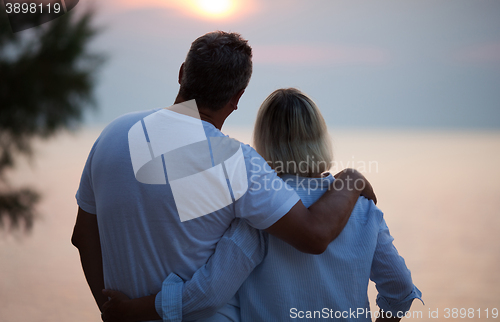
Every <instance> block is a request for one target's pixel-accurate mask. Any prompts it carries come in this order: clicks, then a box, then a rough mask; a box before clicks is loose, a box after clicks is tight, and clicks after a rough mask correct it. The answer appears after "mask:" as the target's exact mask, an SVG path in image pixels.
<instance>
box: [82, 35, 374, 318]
mask: <svg viewBox="0 0 500 322" xmlns="http://www.w3.org/2000/svg"><path fill="white" fill-rule="evenodd" d="M251 57H252V53H251V48H250V47H249V46H248V44H247V41H246V40H243V39H242V38H241V37H240V36H239V35H238V34H235V33H225V32H221V31H217V32H212V33H208V34H206V35H204V36H201V37H200V38H198V39H196V40H195V41H194V42H193V44H192V46H191V48H190V50H189V52H188V55H187V57H186V60H185V62H184V64H183V65H182V66H181V69H180V72H179V84H180V89H179V94H178V96H177V98H176V100H175V102H174V105H173V106H171V107H169V108H168V109H159V110H153V111H145V112H137V113H132V114H127V115H124V116H122V117H120V118H118V119H117V120H115V121H113V122H112V123H111V124H110V125H108V126H107V127H106V129H104V131H103V132H102V133H101V135H100V137H99V138H98V139H97V141H96V143H95V144H94V146H93V147H92V150H91V152H90V154H89V158H88V160H87V163H86V165H85V168H84V171H83V174H82V179H81V182H80V187H79V190H78V193H77V196H76V198H77V202H78V205H79V209H78V215H77V220H76V224H75V228H74V232H73V237H72V242H73V244H74V245H75V246H76V247H77V248H78V250H79V252H80V258H81V261H82V266H83V270H84V273H85V276H86V278H87V282H88V284H89V286H90V288H91V291H92V294H93V296H94V298H95V300H96V302H97V304H98V306H99V308H100V309H101V310H102V305H103V304H104V303H105V302H106V301H107V297H106V296H104V295H103V294H102V293H101V290H102V289H104V288H107V289H113V290H119V291H121V292H123V293H125V294H126V295H127V296H129V297H131V298H137V297H143V296H147V295H151V294H156V293H158V291H159V290H160V288H161V285H162V282H163V280H164V279H165V278H166V277H167V276H168V275H169V274H170V273H176V274H177V275H178V276H179V277H181V278H182V279H184V280H188V279H190V278H191V277H192V275H193V274H194V272H195V271H196V270H197V269H198V268H200V267H202V266H203V265H204V264H205V263H207V261H208V259H209V258H210V256H211V255H212V254H213V253H214V249H215V247H216V244H217V242H218V241H219V240H220V239H221V237H222V235H223V234H224V232H225V231H226V230H227V228H228V227H229V226H230V225H231V223H232V222H233V221H234V219H236V218H240V219H241V220H244V221H246V222H247V223H248V224H250V226H252V227H254V228H257V229H261V230H266V231H267V232H269V233H270V234H272V235H274V236H276V237H278V238H280V239H282V240H284V241H285V242H287V243H289V244H291V245H292V246H294V247H295V248H297V249H298V250H300V251H303V252H307V253H313V254H319V253H321V252H323V251H324V250H325V249H326V247H327V246H328V244H329V243H330V242H331V241H332V240H333V239H335V238H336V236H338V234H339V233H340V232H341V230H342V228H343V227H344V225H345V224H346V222H347V220H348V218H349V214H350V213H351V211H352V209H353V207H354V205H355V203H356V201H357V199H358V197H359V195H360V194H363V195H365V196H367V197H368V198H372V199H374V198H375V196H374V194H373V191H372V189H371V186H370V185H369V183H368V182H367V181H366V179H365V178H364V177H363V176H362V175H361V174H359V173H358V172H356V171H344V172H342V173H340V174H339V175H338V177H337V179H338V180H336V181H335V182H336V184H342V186H343V187H342V189H332V190H331V191H329V192H327V193H326V194H325V195H324V196H323V197H322V198H321V199H320V200H318V201H317V202H316V203H315V204H314V205H312V206H311V207H309V209H307V208H306V207H304V205H303V204H302V202H301V201H300V199H299V197H298V196H297V194H296V193H295V192H294V191H291V190H289V189H287V188H286V185H284V184H283V182H282V181H281V179H280V178H279V177H277V175H276V174H275V172H274V171H272V170H271V169H270V168H269V166H268V165H267V164H266V162H265V161H264V160H263V159H262V157H260V156H259V155H258V154H257V153H256V152H255V150H253V149H252V148H251V147H249V146H247V145H243V144H240V143H239V142H237V141H235V140H231V139H229V138H227V137H225V136H224V135H223V134H222V133H221V132H220V129H221V128H222V125H223V123H224V121H225V120H226V118H227V117H228V116H229V115H230V114H231V113H232V112H233V111H234V110H236V109H237V106H238V102H239V99H240V98H241V96H242V95H243V93H244V90H245V88H246V86H247V85H248V82H249V80H250V76H251V72H252V61H251ZM354 182H356V183H357V184H354ZM343 183H345V184H343ZM150 303H151V302H150ZM152 303H153V305H154V299H153V302H152ZM151 319H159V316H158V315H157V314H155V315H154V316H151Z"/></svg>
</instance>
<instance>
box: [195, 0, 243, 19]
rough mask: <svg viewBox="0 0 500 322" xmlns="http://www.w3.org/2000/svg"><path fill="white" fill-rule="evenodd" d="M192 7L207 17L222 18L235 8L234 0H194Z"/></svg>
mask: <svg viewBox="0 0 500 322" xmlns="http://www.w3.org/2000/svg"><path fill="white" fill-rule="evenodd" d="M193 7H194V9H195V10H196V11H197V12H198V13H200V14H202V15H203V16H206V17H208V18H224V17H227V16H229V15H231V14H232V13H233V11H234V9H235V3H234V0H194V1H193Z"/></svg>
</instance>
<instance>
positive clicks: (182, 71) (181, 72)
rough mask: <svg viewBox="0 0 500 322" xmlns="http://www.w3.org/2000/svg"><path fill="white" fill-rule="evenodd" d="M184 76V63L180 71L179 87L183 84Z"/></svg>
mask: <svg viewBox="0 0 500 322" xmlns="http://www.w3.org/2000/svg"><path fill="white" fill-rule="evenodd" d="M182 74H184V63H182V65H181V68H180V69H179V79H178V82H179V85H180V84H181V80H182Z"/></svg>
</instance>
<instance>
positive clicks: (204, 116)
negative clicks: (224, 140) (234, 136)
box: [174, 95, 225, 131]
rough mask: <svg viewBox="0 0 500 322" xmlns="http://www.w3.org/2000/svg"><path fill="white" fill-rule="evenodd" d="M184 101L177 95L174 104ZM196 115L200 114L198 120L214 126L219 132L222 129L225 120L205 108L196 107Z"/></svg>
mask: <svg viewBox="0 0 500 322" xmlns="http://www.w3.org/2000/svg"><path fill="white" fill-rule="evenodd" d="M185 101H186V100H185V99H184V98H183V97H181V96H180V95H177V97H176V98H175V101H174V104H180V103H182V102H185ZM198 113H199V114H200V119H201V120H202V121H205V122H208V123H210V124H212V125H213V126H215V127H216V128H217V129H218V130H219V131H220V130H221V129H222V125H224V121H225V119H220V118H218V117H217V115H216V114H215V115H214V113H213V112H212V111H210V110H208V109H206V108H199V107H198Z"/></svg>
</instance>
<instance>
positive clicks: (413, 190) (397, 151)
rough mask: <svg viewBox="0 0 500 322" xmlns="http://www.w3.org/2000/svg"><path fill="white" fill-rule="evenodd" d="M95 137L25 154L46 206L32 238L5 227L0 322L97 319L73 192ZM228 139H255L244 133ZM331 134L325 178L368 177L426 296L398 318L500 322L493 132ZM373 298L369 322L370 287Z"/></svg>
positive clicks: (74, 135)
mask: <svg viewBox="0 0 500 322" xmlns="http://www.w3.org/2000/svg"><path fill="white" fill-rule="evenodd" d="M99 132H100V129H99V128H83V129H80V130H79V131H75V132H71V133H68V132H64V133H61V134H59V135H57V136H56V137H54V138H52V139H50V140H47V141H37V142H35V151H34V157H33V158H32V159H31V161H28V160H25V159H22V160H21V162H19V163H18V165H17V166H16V168H15V169H14V170H13V171H11V172H10V173H9V175H8V178H9V180H10V183H11V185H12V186H14V187H23V186H31V187H33V188H35V189H37V190H38V191H39V192H40V193H41V195H42V199H41V201H40V202H39V204H38V207H37V210H36V211H37V218H36V220H35V223H34V226H33V228H32V230H31V231H29V232H25V231H23V230H22V229H21V230H12V229H9V227H8V223H5V224H6V225H4V227H3V228H0V321H2V322H14V321H23V322H24V321H36V322H45V321H47V322H48V321H50V322H53V321H71V322H98V321H101V318H100V314H99V311H98V309H97V306H96V304H95V302H94V300H93V298H92V295H91V293H90V290H89V288H88V286H87V284H86V281H85V278H84V275H83V271H82V268H81V264H80V260H79V255H78V251H77V249H76V248H75V247H73V246H72V245H71V242H70V239H71V234H72V231H73V226H74V224H75V218H76V213H77V205H76V202H75V193H76V190H77V188H78V183H79V180H80V175H81V171H82V169H83V166H84V164H85V161H86V158H87V155H88V153H89V151H90V149H91V147H92V144H93V142H94V141H95V139H96V138H97V136H98V135H99ZM224 132H225V133H227V134H229V135H230V136H231V137H233V138H236V139H238V140H240V141H242V142H244V143H251V129H245V128H231V127H230V128H226V129H224ZM330 134H331V138H332V144H333V150H334V158H335V163H334V164H333V167H332V169H331V172H337V171H340V170H341V169H343V168H346V167H350V168H356V169H358V170H359V171H361V172H362V173H363V174H364V175H365V176H366V177H367V178H368V179H369V180H370V182H371V183H372V186H373V187H374V190H375V192H376V194H377V198H378V206H379V208H380V209H382V211H383V212H384V217H385V219H386V222H387V224H388V226H389V229H390V231H391V234H392V236H393V237H394V238H395V240H394V244H395V246H396V248H397V249H398V251H399V253H400V255H401V256H403V257H404V259H405V261H406V264H407V266H408V267H409V268H410V270H411V272H412V278H413V282H414V283H415V285H417V287H418V288H419V289H420V290H421V291H422V294H423V297H422V299H423V302H424V303H422V302H420V301H414V303H413V306H412V308H411V311H409V312H408V313H407V315H406V317H405V319H403V321H404V320H415V321H452V320H465V321H490V320H492V321H495V320H498V321H500V316H499V315H500V313H499V310H500V131H498V130H496V131H495V130H492V131H486V130H484V131H482V130H481V131H480V130H421V129H420V130H410V129H398V130H394V129H393V130H374V129H370V130H367V129H340V130H339V129H336V130H335V129H333V130H330ZM290 283H293V281H290ZM368 295H369V299H370V303H371V311H370V314H372V316H373V317H374V318H373V320H375V316H376V312H377V311H378V308H377V307H376V304H375V299H376V296H377V291H376V287H375V286H374V285H373V283H370V285H369V288H368ZM298 296H300V294H298ZM298 309H299V310H304V311H307V310H312V308H298ZM327 309H328V308H327ZM283 316H284V320H291V321H294V320H300V319H298V318H296V319H292V318H291V317H290V314H289V312H283ZM303 320H306V319H303ZM319 320H322V319H319Z"/></svg>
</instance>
